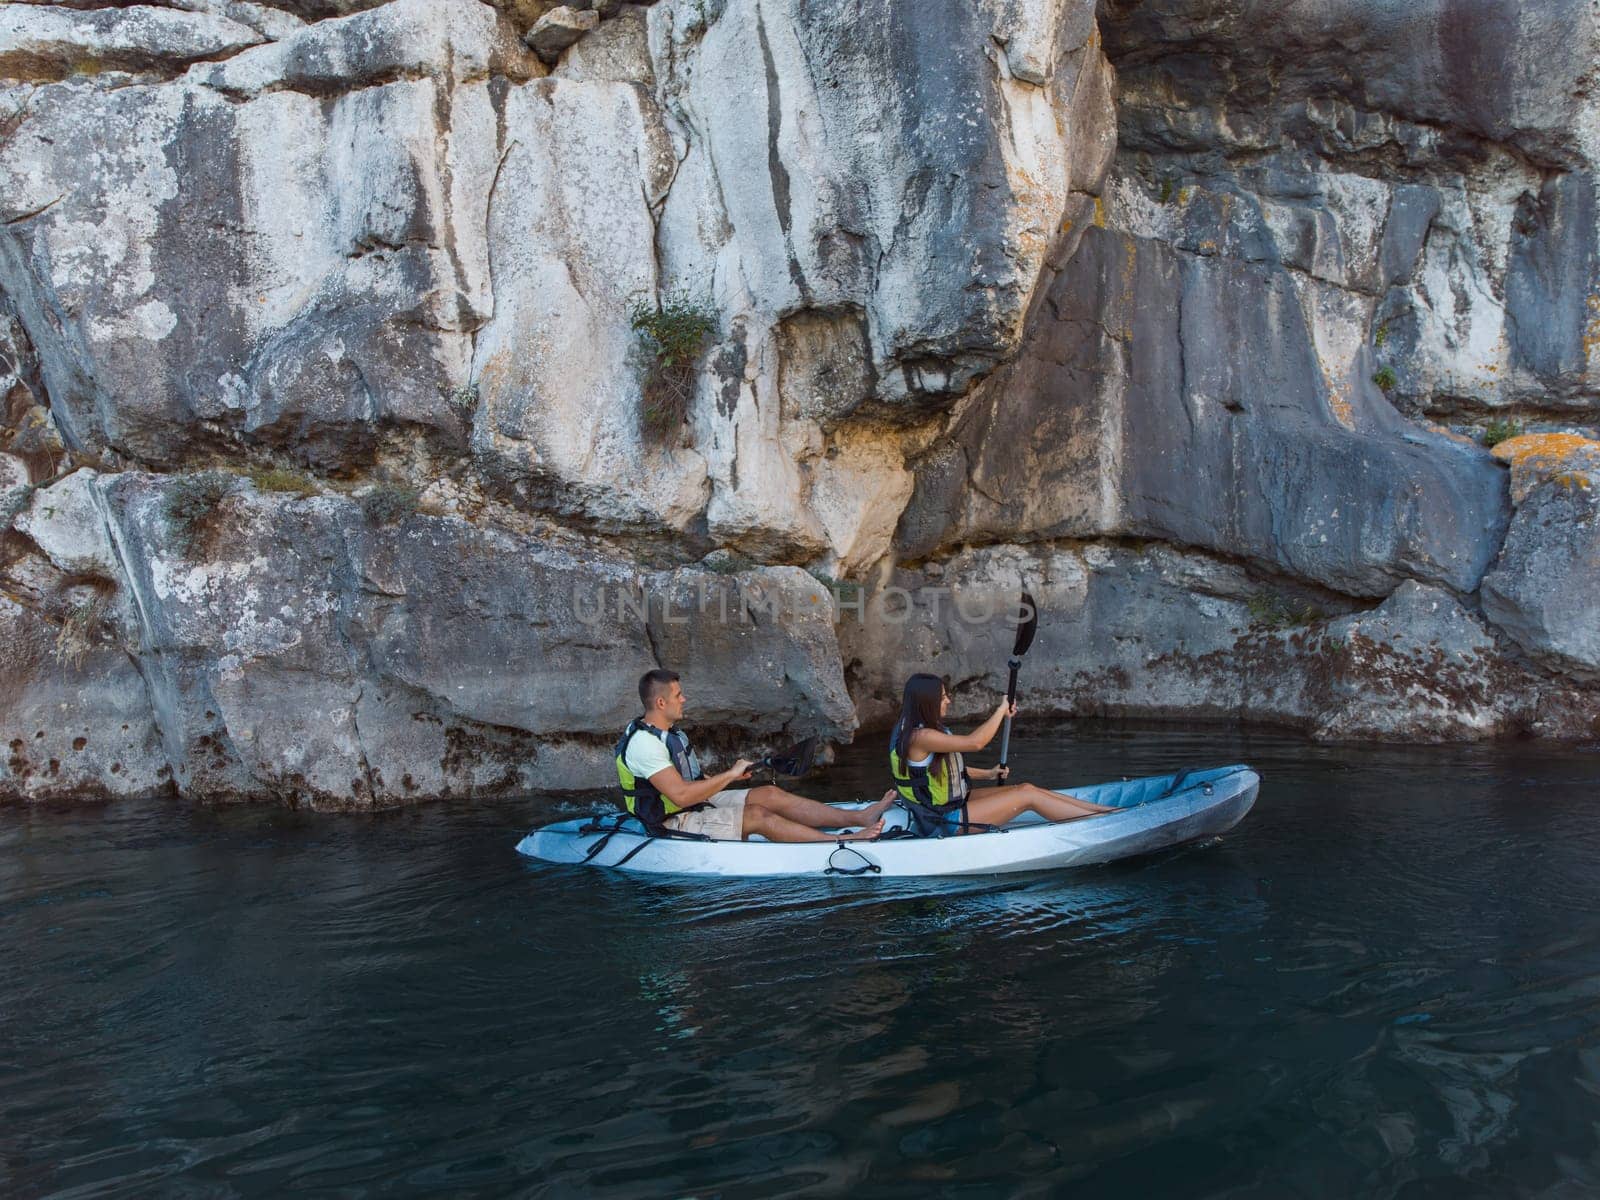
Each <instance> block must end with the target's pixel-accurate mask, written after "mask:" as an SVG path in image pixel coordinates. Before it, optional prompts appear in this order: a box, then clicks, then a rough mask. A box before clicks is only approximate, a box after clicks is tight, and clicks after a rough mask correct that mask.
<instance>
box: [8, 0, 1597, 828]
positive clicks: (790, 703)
mask: <svg viewBox="0 0 1600 1200" xmlns="http://www.w3.org/2000/svg"><path fill="white" fill-rule="evenodd" d="M1596 37H1597V30H1596V18H1595V14H1594V12H1593V10H1592V6H1591V5H1590V4H1588V3H1587V2H1586V0H1558V2H1553V3H1541V4H1539V5H1537V6H1534V5H1527V4H1520V3H1516V2H1514V0H1429V2H1428V3H1424V4H1417V5H1408V6H1395V5H1392V4H1384V3H1378V2H1377V0H1339V2H1338V3H1334V4H1328V3H1320V2H1319V3H1309V2H1307V3H1291V4H1270V5H1267V4H1256V3H1249V2H1240V0H1229V2H1227V3H1221V2H1211V0H1143V2H1134V0H1103V2H1102V3H1101V5H1100V7H1099V10H1098V11H1096V8H1095V5H1094V4H1093V3H1091V2H1090V0H919V2H918V3H916V4H909V3H901V2H899V0H871V2H870V3H864V4H863V3H860V2H859V0H660V2H659V3H655V4H653V5H648V6H640V5H628V4H620V3H617V2H615V0H599V2H591V3H584V4H572V5H568V6H556V5H554V4H550V3H545V2H544V0H495V3H488V2H486V0H272V2H271V3H266V2H260V3H258V2H254V0H163V2H160V3H156V2H152V3H146V4H137V3H135V4H127V3H121V2H117V3H112V2H111V0H105V2H103V3H102V2H100V0H71V2H70V3H68V2H62V3H53V2H48V0H37V2H25V3H12V4H9V5H6V6H4V7H0V394H4V395H5V396H6V400H7V408H6V413H5V428H4V431H3V433H0V441H3V443H4V445H3V446H0V449H3V450H4V452H5V453H4V455H3V456H0V504H3V507H4V514H3V515H4V518H5V520H6V522H7V525H8V532H7V534H6V537H5V542H4V555H3V565H0V573H3V575H4V583H3V593H0V620H3V621H4V623H5V625H6V627H7V628H6V633H7V635H8V636H6V637H5V639H4V642H3V643H0V645H4V646H5V648H6V653H7V654H8V655H9V659H10V662H9V664H8V669H7V670H6V672H5V683H4V685H3V690H0V736H3V737H4V740H6V741H7V742H8V743H9V746H10V751H11V753H10V755H9V760H8V762H7V764H6V767H5V769H4V771H3V772H0V792H4V794H7V795H11V796H22V797H30V798H49V797H53V796H79V795H89V794H104V793H110V794H133V793H143V792H151V791H157V790H164V789H173V788H175V789H177V791H178V792H179V793H180V794H182V795H185V796H192V797H195V798H233V797H263V796H272V797H279V798H283V799H288V800H291V801H296V802H308V803H315V804H319V805H349V804H358V805H367V804H393V803H397V802H403V801H406V800H410V799H422V798H429V797H437V796H449V795H459V794H464V793H468V792H479V793H482V792H495V791H520V790H526V789H529V788H533V787H550V786H555V787H561V786H584V785H589V784H592V783H595V782H598V781H601V780H603V779H604V777H605V772H606V753H605V747H606V746H607V745H608V743H609V741H610V740H611V738H612V737H614V731H615V729H616V728H617V727H619V726H620V725H621V724H622V723H623V722H624V721H625V720H626V718H627V716H628V715H629V712H630V710H631V709H632V707H633V704H632V702H631V698H630V693H631V686H632V680H633V679H634V678H636V677H637V675H638V673H639V672H640V671H642V670H643V669H645V668H646V667H648V666H651V665H654V664H656V663H666V664H669V665H675V666H680V667H682V668H683V669H684V670H685V671H686V672H687V678H686V684H687V685H688V689H689V692H690V696H691V705H692V708H693V710H694V714H695V717H696V719H697V721H699V722H701V723H716V724H720V725H721V726H722V727H723V728H724V730H725V731H726V736H727V737H728V738H729V739H734V738H739V739H744V740H745V741H746V742H748V741H749V740H752V739H755V740H761V739H766V740H769V741H770V740H778V739H782V738H784V737H788V736H792V735H795V734H797V733H799V732H813V731H815V732H821V733H823V734H826V735H827V736H829V737H832V738H835V739H847V738H849V737H850V736H851V735H852V733H853V731H854V730H855V729H856V728H857V727H858V726H859V725H862V724H865V725H868V726H870V725H873V724H875V723H877V722H880V721H881V720H882V719H883V718H884V717H885V715H886V713H887V712H888V711H889V707H890V705H891V704H892V703H893V698H894V695H895V693H896V692H897V690H898V687H899V683H900V680H901V678H902V677H903V675H904V674H905V673H906V672H907V671H908V670H911V669H916V668H918V667H923V666H927V667H931V668H932V669H935V670H938V671H940V672H942V673H945V674H947V675H949V676H950V678H951V680H952V685H953V687H954V689H955V690H956V693H957V695H958V696H959V697H960V701H961V704H962V705H963V706H964V708H965V710H966V711H969V712H970V711H976V710H977V709H978V708H981V707H982V706H984V705H986V704H989V703H992V701H993V695H994V692H993V689H994V686H995V684H996V683H997V682H998V681H999V678H1000V676H999V673H998V671H997V669H996V668H997V667H999V666H1000V665H1002V663H1003V658H1004V653H1005V649H1006V645H1005V644H1006V642H1008V641H1009V630H1007V629H1006V628H1005V626H1004V624H1003V623H1002V622H1000V621H997V620H995V619H993V617H994V615H995V612H994V609H993V606H992V604H991V603H990V600H991V599H992V598H993V597H995V596H1008V597H1009V596H1010V595H1012V594H1013V593H1014V591H1015V589H1016V586H1017V584H1018V583H1019V582H1021V581H1023V580H1026V581H1027V582H1028V583H1029V584H1030V586H1031V587H1032V588H1033V591H1034V593H1035V595H1036V596H1037V597H1038V599H1039V600H1040V602H1041V605H1042V606H1043V607H1044V609H1045V611H1046V618H1045V622H1044V629H1043V632H1042V634H1041V638H1040V641H1039V643H1038V646H1037V648H1036V649H1035V650H1034V652H1033V654H1032V655H1031V656H1030V659H1029V664H1028V680H1029V684H1030V689H1031V690H1030V697H1031V704H1032V706H1033V708H1034V710H1035V711H1048V710H1070V711H1076V712H1084V713H1138V714H1147V715H1161V716H1186V715H1198V716H1219V715H1227V716H1234V715H1238V716H1244V717H1247V718H1253V719H1262V720H1272V721H1278V722H1286V723H1290V724H1293V725H1296V726H1299V727H1301V728H1305V729H1307V730H1309V731H1314V732H1315V733H1317V734H1318V735H1319V736H1325V737H1336V738H1343V737H1406V738H1429V739H1449V738H1466V737H1488V736H1499V735H1506V734H1510V733H1516V732H1533V733H1536V734H1540V735H1546V736H1554V737H1579V738H1592V737H1594V736H1596V733H1597V725H1596V722H1597V720H1600V599H1597V598H1596V597H1600V586H1597V585H1600V523H1597V521H1596V506H1597V495H1600V493H1597V492H1596V490H1595V485H1596V482H1597V481H1600V444H1597V442H1596V440H1595V424H1596V422H1597V421H1600V359H1597V357H1596V351H1595V343H1596V337H1597V336H1600V335H1596V333H1595V332H1594V331H1595V330H1596V329H1600V324H1597V322H1600V279H1597V256H1600V224H1597V221H1600V216H1597V206H1596V196H1595V182H1594V173H1593V172H1594V164H1595V160H1596V151H1597V146H1600V143H1597V140H1596V129H1595V123H1594V114H1595V111H1596V109H1595V106H1594V105H1593V104H1592V103H1591V101H1590V99H1589V95H1590V92H1591V90H1592V89H1591V83H1592V82H1593V80H1592V74H1593V69H1594V68H1593V64H1594V63H1595V62H1596V49H1597V47H1596ZM674 314H676V315H677V316H679V317H686V318H687V319H689V320H690V321H691V323H692V330H691V332H693V333H694V336H695V345H694V351H693V353H692V354H689V355H688V356H686V357H685V356H682V355H680V356H678V358H677V359H673V358H672V357H671V356H670V355H665V352H664V350H663V347H664V346H665V345H666V342H663V340H662V339H663V338H667V337H668V334H667V333H664V332H662V331H663V328H664V325H663V321H664V320H665V318H666V317H669V316H672V315H674ZM702 330H703V331H704V334H703V336H701V333H700V331H702ZM652 337H654V339H655V340H652ZM669 340H670V339H669ZM663 380H664V381H665V383H663ZM663 388H665V390H662V389H663ZM663 397H666V399H665V400H663V399H662V398H663ZM1486 442H1497V443H1498V444H1497V445H1495V446H1494V448H1493V449H1492V450H1491V449H1490V448H1488V447H1487V446H1486V445H1485V444H1484V443H1486ZM958 596H962V597H966V598H968V599H969V600H971V599H973V598H978V599H981V600H982V601H983V603H982V605H981V606H980V609H979V610H978V611H974V610H973V609H972V608H971V606H970V605H969V606H967V607H963V606H961V605H958V604H956V603H954V602H953V600H954V598H955V597H958Z"/></svg>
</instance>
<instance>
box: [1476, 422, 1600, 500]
mask: <svg viewBox="0 0 1600 1200" xmlns="http://www.w3.org/2000/svg"><path fill="white" fill-rule="evenodd" d="M1493 454H1494V456H1495V457H1496V458H1498V459H1499V460H1500V461H1501V462H1506V463H1510V464H1511V499H1512V501H1513V502H1514V503H1517V504H1521V503H1522V501H1523V500H1524V499H1526V498H1527V495H1528V493H1529V492H1531V491H1533V489H1534V488H1536V487H1538V486H1539V484H1541V483H1543V482H1544V481H1545V480H1547V479H1551V478H1556V479H1558V480H1561V481H1562V482H1563V486H1568V487H1576V486H1579V484H1580V483H1581V486H1583V487H1584V488H1585V489H1587V488H1588V487H1589V486H1590V484H1589V481H1590V479H1591V478H1594V477H1600V442H1596V441H1592V440H1590V439H1589V438H1586V437H1581V436H1580V435H1578V434H1576V433H1525V434H1522V435H1521V436H1520V437H1514V438H1507V439H1506V440H1505V441H1503V442H1501V443H1500V444H1499V445H1498V446H1496V447H1495V448H1494V450H1493ZM1569 480H1570V481H1574V482H1567V481H1569Z"/></svg>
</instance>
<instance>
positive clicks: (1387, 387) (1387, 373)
mask: <svg viewBox="0 0 1600 1200" xmlns="http://www.w3.org/2000/svg"><path fill="white" fill-rule="evenodd" d="M1372 382H1373V383H1375V384H1377V385H1378V387H1379V388H1380V389H1381V390H1382V391H1384V392H1386V393H1387V392H1392V391H1394V389H1395V388H1396V387H1398V386H1399V384H1400V377H1399V376H1397V375H1396V374H1395V373H1394V368H1393V367H1390V366H1382V367H1379V368H1378V369H1377V371H1376V372H1375V373H1374V374H1373V376H1372Z"/></svg>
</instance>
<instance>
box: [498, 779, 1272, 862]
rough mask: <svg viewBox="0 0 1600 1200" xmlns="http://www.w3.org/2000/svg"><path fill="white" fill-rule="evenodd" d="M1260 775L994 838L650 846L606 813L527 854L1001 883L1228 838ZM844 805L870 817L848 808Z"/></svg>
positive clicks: (537, 841)
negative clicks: (1016, 875)
mask: <svg viewBox="0 0 1600 1200" xmlns="http://www.w3.org/2000/svg"><path fill="white" fill-rule="evenodd" d="M1260 787H1261V777H1260V776H1259V775H1257V774H1256V773H1255V772H1254V771H1252V770H1251V769H1250V768H1249V767H1246V766H1231V767H1213V768H1210V769H1208V770H1197V771H1183V772H1179V773H1178V774H1176V775H1157V776H1152V777H1150V778H1146V779H1131V780H1122V781H1121V782H1116V783H1098V784H1092V785H1089V786H1086V787H1074V788H1061V789H1059V790H1060V791H1061V792H1062V793H1064V794H1067V795H1072V796H1077V797H1079V798H1081V799H1084V800H1091V801H1093V802H1094V803H1096V804H1107V805H1114V806H1115V807H1116V808H1117V809H1118V810H1119V811H1117V812H1111V813H1105V814H1102V815H1101V816H1096V817H1084V818H1081V819H1079V820H1076V821H1064V822H1061V823H1059V824H1056V823H1052V822H1049V821H1046V820H1044V819H1043V818H1041V817H1037V816H1034V815H1033V814H1032V813H1025V814H1023V816H1021V817H1019V818H1018V819H1017V820H1015V821H1013V822H1011V823H1010V824H1009V825H1005V826H1003V827H1001V828H999V829H995V830H992V831H982V832H977V831H975V832H972V833H968V834H966V835H964V836H959V837H945V838H918V837H905V836H901V837H895V836H893V835H892V834H889V829H890V827H893V828H901V829H903V828H904V827H905V824H906V821H907V816H906V814H905V813H904V812H903V811H902V810H901V809H900V808H898V807H896V808H892V809H890V811H889V814H888V815H887V816H886V817H885V821H884V824H885V833H886V834H889V836H886V837H883V838H880V839H878V840H876V841H850V842H769V841H766V840H764V839H762V838H759V837H753V838H750V839H749V840H748V841H741V842H735V841H694V840H688V839H680V838H671V837H650V836H649V835H648V834H647V833H646V832H645V830H644V827H643V826H642V825H640V824H639V823H638V822H637V821H635V820H634V819H633V818H631V817H627V816H624V815H622V814H619V813H608V814H606V815H604V816H601V817H583V818H579V819H577V820H572V821H561V822H559V823H557V824H555V825H547V826H545V827H544V828H543V829H536V830H534V831H533V832H532V833H530V834H528V836H527V837H525V838H523V839H522V841H521V842H519V843H518V844H517V850H518V851H519V852H520V853H522V854H526V855H527V856H528V857H530V858H537V859H542V860H543V861H545V862H553V863H573V864H578V865H586V866H591V867H617V868H621V869H622V870H624V871H638V872H641V873H645V874H653V875H725V876H752V875H754V876H762V875H823V874H826V875H899V876H907V875H928V876H933V875H1001V874H1007V873H1010V872H1014V871H1049V870H1055V869H1057V868H1060V867H1082V866H1089V865H1091V864H1093V863H1105V862H1111V861H1113V860H1114V859H1119V858H1129V857H1131V856H1133V855H1136V854H1149V853H1150V852H1152V851H1155V850H1165V849H1168V848H1169V847H1172V846H1180V845H1182V844H1183V843H1185V842H1192V841H1195V840H1196V839H1198V838H1207V837H1215V836H1216V835H1217V834H1219V833H1225V832H1227V831H1228V830H1230V829H1232V828H1233V827H1234V826H1235V825H1237V824H1238V823H1239V822H1240V821H1241V820H1243V819H1244V815H1245V814H1246V813H1247V812H1249V811H1250V807H1251V805H1253V804H1254V803H1255V801H1256V793H1257V792H1258V791H1259V790H1260ZM840 807H841V808H848V807H856V808H864V807H866V805H865V803H862V804H858V805H840Z"/></svg>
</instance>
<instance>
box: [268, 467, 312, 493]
mask: <svg viewBox="0 0 1600 1200" xmlns="http://www.w3.org/2000/svg"><path fill="white" fill-rule="evenodd" d="M250 482H251V483H253V484H255V485H256V491H258V492H286V493H288V494H290V495H294V496H315V495H317V494H319V493H320V492H321V490H322V489H321V488H319V487H318V486H317V481H316V480H315V479H312V478H311V476H309V475H305V474H302V473H301V472H299V471H287V470H285V469H284V468H282V467H251V468H250Z"/></svg>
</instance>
